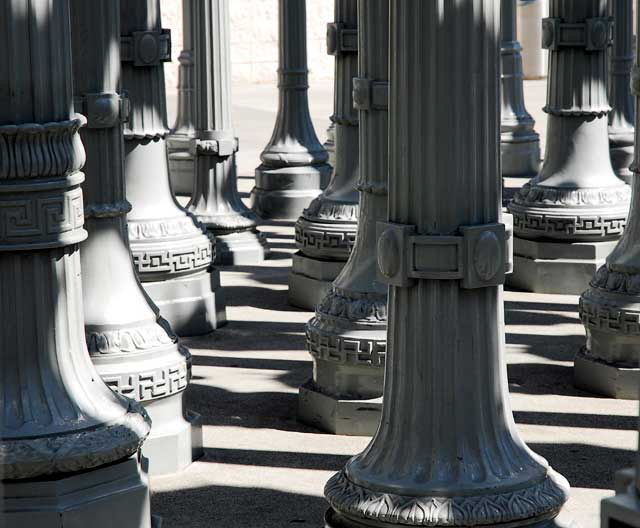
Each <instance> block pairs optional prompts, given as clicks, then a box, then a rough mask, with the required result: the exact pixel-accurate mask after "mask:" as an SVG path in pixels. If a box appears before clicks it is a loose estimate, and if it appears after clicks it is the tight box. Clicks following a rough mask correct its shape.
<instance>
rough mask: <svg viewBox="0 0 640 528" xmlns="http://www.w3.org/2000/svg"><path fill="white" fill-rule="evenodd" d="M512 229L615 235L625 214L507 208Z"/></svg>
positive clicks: (587, 234) (564, 233) (623, 222)
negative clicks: (584, 213) (557, 213)
mask: <svg viewBox="0 0 640 528" xmlns="http://www.w3.org/2000/svg"><path fill="white" fill-rule="evenodd" d="M509 212H510V213H511V214H512V215H513V229H514V231H515V232H516V233H517V232H521V233H523V232H534V233H547V234H550V235H554V234H555V235H562V236H570V235H576V236H599V237H606V236H615V235H620V234H622V232H623V231H624V226H625V225H626V215H616V216H614V217H607V216H604V215H590V214H588V215H584V216H582V215H554V214H544V213H528V212H520V211H516V210H514V209H512V208H509Z"/></svg>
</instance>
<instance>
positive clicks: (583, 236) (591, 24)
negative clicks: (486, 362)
mask: <svg viewBox="0 0 640 528" xmlns="http://www.w3.org/2000/svg"><path fill="white" fill-rule="evenodd" d="M606 8H607V3H606V0H585V1H578V0H552V1H551V4H550V17H549V18H547V19H544V20H543V46H544V47H545V48H547V49H549V81H548V83H547V103H546V106H545V107H544V111H545V112H546V113H547V114H549V119H548V123H547V147H546V154H545V157H544V164H543V166H542V169H541V171H540V173H539V174H538V175H537V176H536V177H535V178H532V179H531V180H530V181H529V182H528V183H526V184H525V185H524V186H523V187H522V188H521V189H520V190H519V191H518V192H517V193H516V194H515V196H514V198H513V200H512V201H511V203H510V204H509V205H508V209H509V212H510V213H512V214H513V218H514V273H513V275H510V276H509V278H508V282H509V284H511V285H514V286H517V287H520V288H523V289H526V290H529V291H536V292H542V293H566V294H569V293H573V294H579V293H581V292H582V291H584V289H585V288H586V286H587V284H588V282H589V280H590V278H591V276H593V274H594V273H595V270H596V269H597V268H598V267H599V266H600V265H602V263H603V260H604V258H605V257H606V255H607V254H608V253H609V252H610V251H611V250H612V249H613V246H614V245H615V242H616V241H617V239H618V238H619V237H620V235H621V234H622V231H623V229H624V225H625V221H626V217H627V212H628V208H629V197H630V190H629V187H628V186H627V185H625V184H624V182H622V181H621V180H620V179H619V178H617V177H616V175H615V173H614V172H613V167H612V165H611V160H610V156H609V141H608V135H607V126H608V125H607V114H608V112H609V110H610V107H609V101H608V97H607V89H606V86H607V49H608V46H609V44H610V34H611V20H610V19H609V18H608V17H607V9H606ZM575 242H581V243H585V244H586V245H581V246H578V245H575V244H574V243H575Z"/></svg>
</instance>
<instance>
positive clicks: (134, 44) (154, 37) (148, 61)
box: [120, 29, 171, 66]
mask: <svg viewBox="0 0 640 528" xmlns="http://www.w3.org/2000/svg"><path fill="white" fill-rule="evenodd" d="M120 59H121V60H122V61H125V62H133V65H134V66H158V65H159V64H161V63H163V62H169V61H170V60H171V30H169V29H161V30H158V31H134V32H133V33H131V35H130V36H126V37H120Z"/></svg>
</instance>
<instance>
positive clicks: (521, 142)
mask: <svg viewBox="0 0 640 528" xmlns="http://www.w3.org/2000/svg"><path fill="white" fill-rule="evenodd" d="M516 1H517V0H502V2H501V9H502V11H501V30H502V42H501V50H500V52H501V56H502V113H501V122H500V131H501V138H500V150H501V155H502V175H503V176H506V177H516V178H531V177H533V176H535V175H536V174H537V173H538V170H539V168H540V138H539V136H538V134H537V132H536V131H535V130H534V125H535V121H534V120H533V118H532V117H531V115H530V114H529V113H528V112H527V109H526V108H525V104H524V86H523V81H524V74H523V72H522V55H521V51H522V47H521V46H520V43H519V42H518V37H517V17H516Z"/></svg>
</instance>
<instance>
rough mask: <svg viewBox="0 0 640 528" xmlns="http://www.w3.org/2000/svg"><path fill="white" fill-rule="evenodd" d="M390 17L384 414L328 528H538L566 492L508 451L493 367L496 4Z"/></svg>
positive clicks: (383, 243)
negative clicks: (511, 525)
mask: <svg viewBox="0 0 640 528" xmlns="http://www.w3.org/2000/svg"><path fill="white" fill-rule="evenodd" d="M390 5H391V8H390V44H391V49H390V52H389V55H390V61H391V64H390V70H389V71H390V79H389V83H390V99H389V119H390V123H389V211H388V222H387V223H380V224H378V225H379V228H378V229H379V233H381V234H380V237H379V239H378V262H379V268H380V274H381V277H383V278H384V280H386V281H388V282H389V284H390V289H389V322H388V325H389V326H388V347H387V371H386V375H385V386H384V404H383V405H384V407H383V412H382V419H381V424H380V428H379V429H378V431H377V433H376V435H375V437H374V438H373V440H372V441H371V443H370V444H369V446H368V447H367V448H366V449H365V451H364V452H363V453H361V454H360V455H358V456H356V457H354V458H352V459H351V460H350V461H349V462H348V463H347V465H346V467H345V469H344V470H343V471H341V472H340V473H338V474H337V475H335V476H334V477H333V478H332V479H331V480H330V481H329V482H328V483H327V486H326V488H325V495H326V497H327V499H328V501H329V503H330V505H331V509H330V511H329V513H328V515H327V520H328V526H331V527H336V528H337V527H343V526H352V524H350V521H355V523H354V525H356V523H360V524H357V525H358V526H360V525H361V526H381V525H382V523H384V525H385V526H400V525H402V526H406V525H408V526H474V525H479V524H487V525H496V524H500V523H507V522H513V521H520V522H524V521H527V522H532V521H536V520H538V519H539V520H544V519H547V518H548V517H550V516H554V515H555V514H556V513H557V511H558V510H559V508H560V507H561V505H562V504H563V503H564V501H566V499H567V483H566V481H565V480H564V479H563V478H562V477H560V476H559V475H557V474H556V473H554V472H553V471H552V470H551V469H550V468H549V467H548V464H547V463H546V462H545V461H544V460H542V459H541V458H539V457H537V456H535V455H533V454H532V453H531V451H530V450H529V449H528V448H527V447H526V445H525V444H524V443H523V442H522V440H521V439H520V438H519V436H518V434H517V431H516V429H515V425H514V422H513V417H512V415H511V412H510V409H509V402H508V393H507V380H506V368H505V363H504V324H503V311H502V287H501V283H502V282H503V281H504V272H505V267H506V255H505V253H506V251H505V242H506V235H505V231H504V225H503V224H501V223H500V220H501V207H500V202H501V185H500V179H499V158H498V156H499V154H498V153H499V150H498V147H499V143H498V141H499V140H498V123H499V111H498V105H499V84H498V83H499V54H498V52H499V45H500V36H499V13H500V10H499V1H497V0H464V1H460V2H424V1H422V0H391V2H390ZM425 50H429V51H428V53H425ZM452 59H453V60H452ZM444 65H446V67H444ZM454 146H455V147H456V148H458V147H459V146H462V147H463V148H461V149H460V151H459V152H460V154H459V155H458V156H456V157H454V158H452V156H451V154H450V153H451V149H452V148H453V147H454ZM463 366H464V367H463Z"/></svg>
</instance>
